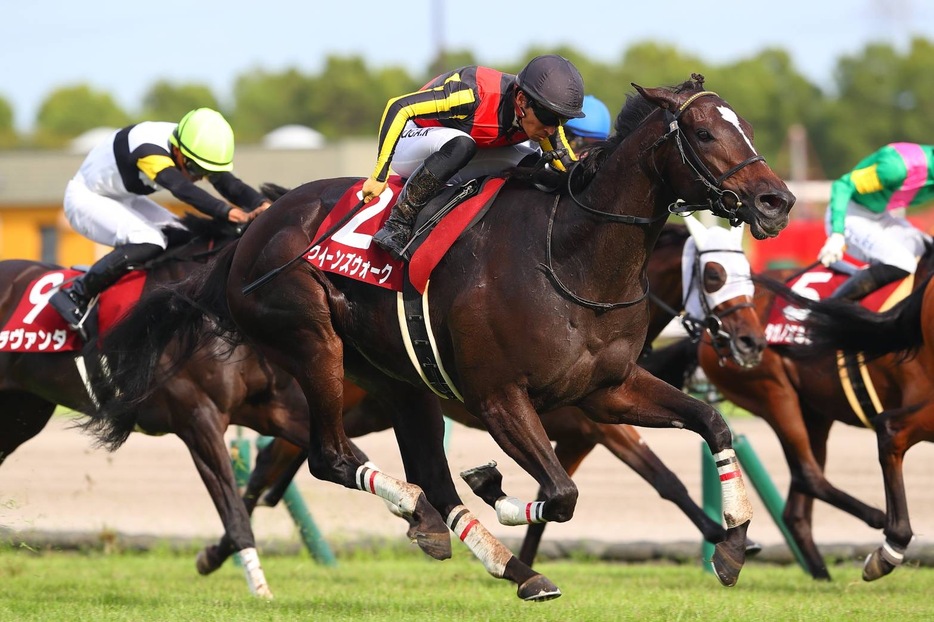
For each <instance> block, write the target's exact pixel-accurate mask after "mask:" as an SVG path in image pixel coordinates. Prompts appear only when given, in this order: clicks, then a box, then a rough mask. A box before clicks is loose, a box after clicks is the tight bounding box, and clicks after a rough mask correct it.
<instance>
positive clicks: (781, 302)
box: [765, 266, 914, 345]
mask: <svg viewBox="0 0 934 622" xmlns="http://www.w3.org/2000/svg"><path fill="white" fill-rule="evenodd" d="M847 278H849V275H848V274H846V273H845V272H840V271H838V270H833V269H831V268H825V267H824V266H818V267H816V268H812V269H811V270H808V271H807V272H804V273H803V274H800V275H799V276H797V277H795V278H794V279H792V280H790V281H788V282H787V283H785V285H787V286H788V287H790V288H791V289H793V290H794V291H796V292H797V293H799V294H802V295H804V296H807V297H808V298H811V299H813V300H823V299H825V298H828V297H829V296H830V295H831V294H832V293H833V292H834V290H836V289H837V288H838V287H839V286H840V285H842V284H843V282H844V281H846V279H847ZM913 284H914V275H909V276H907V277H905V278H904V279H901V280H899V281H895V282H894V283H889V284H888V285H884V286H883V287H881V288H879V289H877V290H876V291H874V292H872V293H870V294H869V295H868V296H866V297H865V298H863V299H862V300H861V301H860V304H861V305H862V306H863V307H865V308H867V309H869V310H870V311H884V310H886V309H888V308H890V307H891V306H892V305H894V304H895V303H897V302H898V301H899V300H901V299H902V298H904V297H905V296H907V295H908V294H909V293H911V288H912V286H913ZM806 317H807V312H806V311H805V310H803V309H801V308H799V307H797V306H795V305H793V304H792V303H790V302H789V301H788V300H785V299H783V298H780V297H776V298H775V302H774V303H772V308H771V309H770V310H769V313H768V322H767V323H766V325H765V336H766V339H767V340H768V343H769V344H770V345H782V344H792V343H808V340H807V335H806V334H805V329H804V326H803V324H802V322H803V320H804V319H805V318H806Z"/></svg>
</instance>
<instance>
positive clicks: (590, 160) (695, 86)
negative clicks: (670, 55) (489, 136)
mask: <svg viewBox="0 0 934 622" xmlns="http://www.w3.org/2000/svg"><path fill="white" fill-rule="evenodd" d="M662 88H665V89H668V90H669V91H671V92H672V93H684V92H688V91H690V92H698V91H701V90H703V88H704V76H702V75H701V74H698V73H694V74H691V78H690V79H689V80H685V81H684V82H682V83H681V84H678V85H676V86H666V87H662ZM657 109H658V107H657V106H656V105H655V104H654V103H652V102H650V101H649V100H647V99H646V98H644V97H642V95H640V94H639V93H638V92H636V91H634V92H631V93H628V94H627V95H626V101H625V103H624V104H623V107H622V109H620V111H619V114H617V115H616V122H615V123H614V126H613V127H614V129H615V130H616V131H615V133H614V134H613V135H611V136H610V137H609V138H607V139H606V140H603V141H600V142H598V143H595V144H593V145H592V146H591V147H590V148H589V149H588V151H587V156H586V157H585V158H582V159H581V160H580V161H579V162H578V164H577V165H576V166H575V167H574V172H573V176H572V181H571V186H572V190H573V191H574V192H579V191H581V190H583V189H584V188H586V187H587V185H588V184H589V183H590V182H591V180H593V178H594V175H596V174H597V171H598V170H600V167H601V166H602V165H603V163H604V162H605V161H606V160H607V158H608V157H609V156H610V155H611V154H612V153H613V151H615V150H616V148H617V147H619V145H621V144H622V142H623V141H624V140H625V139H626V138H627V137H628V136H629V135H630V134H632V133H633V132H634V131H635V130H636V128H638V127H639V126H640V125H642V123H643V122H644V121H645V120H646V118H648V116H649V115H650V114H652V113H653V112H654V111H655V110H657ZM506 176H507V177H508V178H509V179H515V180H518V181H522V182H525V183H529V184H538V185H541V186H546V187H553V188H555V189H557V190H561V191H563V192H566V191H567V183H566V181H565V177H566V175H565V174H564V173H560V172H557V171H551V172H543V171H541V170H536V169H530V168H528V167H516V168H513V169H510V170H509V171H507V172H506Z"/></svg>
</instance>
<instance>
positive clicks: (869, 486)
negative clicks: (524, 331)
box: [0, 419, 934, 548]
mask: <svg viewBox="0 0 934 622" xmlns="http://www.w3.org/2000/svg"><path fill="white" fill-rule="evenodd" d="M732 425H733V427H734V430H735V431H736V432H737V433H738V434H744V435H745V436H746V437H747V438H748V439H749V440H750V442H751V443H752V446H753V447H754V449H755V451H756V453H757V454H758V456H759V457H760V458H761V460H762V461H763V463H764V464H766V465H767V467H768V469H769V471H770V472H771V474H772V478H773V480H774V482H775V484H776V486H777V487H778V489H779V490H780V491H781V493H782V495H784V492H785V490H786V489H787V484H788V474H787V468H786V467H785V465H784V461H783V458H782V456H781V452H780V449H779V446H778V443H777V441H776V440H775V437H774V435H773V434H772V433H771V430H770V429H769V428H768V427H767V426H766V425H765V424H764V423H762V422H761V421H760V420H758V419H742V420H738V421H737V420H734V421H733V422H732ZM642 432H643V434H644V437H645V439H646V441H647V442H648V444H649V445H650V446H651V447H652V448H653V449H654V450H655V451H656V453H658V454H659V455H660V456H661V457H662V459H663V460H665V462H666V463H667V464H668V465H669V466H670V467H671V468H672V469H673V470H675V472H677V473H678V474H679V475H680V476H681V478H682V480H683V481H684V482H685V485H686V486H687V487H688V490H689V491H690V492H691V495H692V496H693V497H694V498H695V499H697V500H699V499H700V491H701V478H700V443H701V441H700V439H699V437H697V436H695V435H694V434H692V433H690V432H684V431H677V430H649V429H646V430H643V431H642ZM250 434H252V433H250ZM232 436H233V434H232V433H231V437H232ZM359 444H360V446H361V447H362V448H363V449H364V451H366V452H367V453H368V454H369V455H370V456H371V458H372V459H373V460H374V461H376V462H377V464H379V465H380V466H381V468H383V469H384V470H386V471H387V472H390V473H393V474H401V472H402V470H401V462H400V460H399V457H398V450H397V448H396V445H395V439H394V437H393V436H392V434H391V433H380V434H374V435H370V436H367V437H364V438H361V439H359ZM489 459H495V460H497V462H499V464H500V466H501V469H502V470H503V472H504V475H505V487H504V488H505V490H506V491H507V492H508V493H510V494H513V495H516V496H519V497H521V498H528V499H531V498H533V497H534V494H535V491H536V486H535V485H534V483H533V482H532V481H531V480H530V478H528V476H526V475H525V474H523V473H521V472H520V471H519V470H518V468H517V467H515V466H514V465H513V464H512V463H511V461H510V460H509V459H508V458H505V457H504V456H503V454H502V452H501V451H500V450H499V448H498V447H496V446H495V444H494V443H493V442H492V440H491V439H490V438H489V437H488V436H487V435H486V434H485V433H481V432H478V431H475V430H470V429H467V428H464V427H461V426H459V425H456V424H455V425H454V426H453V429H452V434H451V437H450V446H449V460H450V463H451V467H452V470H454V471H456V472H459V471H460V470H462V469H464V468H467V467H471V466H476V465H478V464H481V463H483V462H485V461H487V460H489ZM931 464H934V446H931V445H918V446H916V447H914V448H913V449H912V450H911V451H910V452H909V454H908V456H907V459H906V481H907V489H908V500H909V506H910V508H911V512H912V526H913V527H914V530H915V533H916V534H917V538H916V540H915V542H914V543H913V544H912V548H914V547H922V546H923V547H928V546H930V545H931V544H934V469H931V468H930V465H931ZM0 473H2V476H0V477H2V479H0V482H2V484H0V526H2V527H6V528H11V529H14V530H39V531H78V532H100V531H102V530H105V529H107V530H114V531H117V532H121V533H124V534H132V535H138V534H150V535H158V536H183V537H192V536H195V537H205V538H206V539H207V538H211V537H214V536H219V535H220V533H221V525H220V520H219V519H218V518H217V514H216V513H215V511H214V508H213V505H212V504H211V501H210V499H209V497H208V495H207V492H206V491H205V489H204V487H203V485H202V484H201V481H200V479H199V478H198V476H197V474H196V472H195V469H194V466H193V465H192V462H191V459H190V457H189V455H188V453H187V450H186V449H185V447H184V445H183V444H182V442H181V441H180V440H179V439H178V438H176V437H174V436H167V437H161V438H153V437H146V436H143V435H140V434H134V435H133V436H132V437H131V438H130V440H129V441H128V443H127V444H126V445H125V446H124V447H123V448H121V449H120V450H119V451H118V452H116V453H114V454H108V453H106V452H104V451H102V450H95V449H93V447H92V445H91V442H90V439H89V438H88V437H85V436H84V435H82V434H80V433H78V432H76V431H73V430H69V429H68V428H67V424H66V423H65V422H64V421H60V420H58V419H56V420H55V421H53V422H52V423H50V425H49V427H48V428H47V429H46V430H45V431H44V432H43V433H41V434H40V435H39V436H38V437H36V438H35V439H33V441H32V442H31V443H28V444H26V445H24V446H23V447H22V448H20V450H18V451H17V452H16V453H14V454H13V455H12V456H11V457H10V458H9V459H8V460H7V462H6V463H5V464H4V465H3V468H2V471H0ZM828 474H829V477H830V479H831V481H833V482H835V483H836V484H837V485H838V486H839V487H841V488H843V489H844V490H846V491H847V492H850V493H851V494H853V495H855V496H856V497H858V498H860V499H863V500H864V501H866V502H868V503H872V504H875V505H876V506H878V507H883V505H884V496H883V492H882V484H881V474H880V470H879V466H878V462H877V460H876V457H875V437H874V435H873V434H872V433H870V432H869V431H867V430H862V429H854V428H847V427H844V426H841V425H837V426H835V428H834V430H833V432H832V433H831V446H830V451H829V465H828ZM457 481H458V487H459V489H460V491H461V494H462V497H463V499H464V500H465V502H466V503H467V504H468V505H469V506H471V508H472V509H473V510H474V511H475V512H476V513H477V514H478V515H479V517H480V519H481V521H483V522H484V523H485V525H486V526H487V527H488V528H490V529H491V531H493V532H494V533H495V534H497V535H499V536H501V537H520V536H521V534H522V531H521V528H515V527H503V526H501V525H499V524H497V523H496V520H495V515H494V513H493V512H492V510H490V509H489V508H487V507H486V506H484V505H483V504H482V503H481V502H480V501H479V500H478V499H477V498H476V497H475V496H473V494H472V493H471V492H470V490H469V489H468V488H467V487H466V485H464V484H462V483H461V482H460V480H459V479H458V480H457ZM575 481H576V482H577V483H578V486H579V487H580V492H581V494H580V502H579V505H578V509H577V512H576V514H575V517H574V519H573V520H572V521H570V522H569V523H566V524H555V525H550V526H549V528H548V531H547V533H546V538H551V539H568V540H571V539H581V538H589V539H595V540H602V541H608V542H640V541H641V542H644V541H649V542H677V541H699V535H698V533H697V531H696V530H695V528H694V526H693V525H692V524H691V523H690V522H689V521H688V520H687V518H686V517H685V516H684V515H683V514H682V513H681V512H680V511H679V510H678V509H677V508H675V507H674V506H673V505H672V504H670V503H668V502H665V501H662V500H661V499H660V498H659V497H658V495H657V494H656V493H655V492H654V490H652V489H651V488H650V487H649V486H648V484H646V483H645V482H644V481H643V480H642V479H641V478H639V477H637V476H636V475H635V474H634V473H633V472H632V471H630V470H629V469H628V468H627V467H625V466H624V465H622V464H620V463H619V462H618V461H616V459H615V458H613V457H612V456H610V454H609V453H608V452H607V451H606V450H604V449H603V448H598V449H597V450H596V451H594V453H593V454H592V455H591V456H590V457H588V458H587V460H585V462H584V463H583V465H582V467H581V469H580V470H579V472H578V474H577V476H576V477H575ZM297 482H298V485H299V489H300V490H301V492H302V495H303V497H304V499H305V501H306V503H307V504H308V506H309V508H310V509H311V511H312V513H313V516H314V518H315V521H316V523H317V524H318V527H319V528H320V529H321V530H322V532H323V533H324V535H325V536H327V537H328V538H332V539H337V540H351V539H356V538H359V537H361V536H371V535H378V536H387V537H395V536H399V537H402V534H403V532H404V530H403V526H402V523H401V522H400V521H399V519H397V518H395V517H393V516H391V515H390V514H388V513H387V512H386V511H385V510H384V509H383V505H382V502H381V501H380V500H378V499H376V498H375V497H371V496H369V495H366V494H364V493H361V492H357V491H351V490H346V489H343V488H340V487H338V486H336V485H334V484H330V483H325V482H319V481H316V480H314V479H313V478H312V477H311V476H310V475H309V474H308V473H307V472H304V471H303V472H301V473H300V474H299V477H298V479H297ZM747 485H748V479H747ZM751 496H752V500H753V504H754V511H755V518H754V521H753V524H752V527H751V528H750V531H749V534H750V536H751V537H753V538H755V539H757V540H759V541H760V542H762V543H763V544H766V545H769V544H780V543H781V542H782V536H781V533H780V532H779V531H778V529H777V528H776V527H775V525H774V524H773V523H772V521H771V519H770V517H769V515H768V512H767V510H766V509H765V506H764V505H763V503H762V502H761V500H760V499H759V497H758V495H756V494H755V492H751ZM254 527H255V530H256V534H257V538H258V542H259V543H260V544H261V543H262V542H263V541H264V540H267V541H268V540H271V539H283V538H296V539H297V536H296V535H295V533H296V532H295V527H294V524H293V523H292V522H291V519H290V517H289V515H288V513H287V511H286V510H285V509H284V508H281V507H280V508H274V509H267V508H260V509H259V510H258V512H257V515H256V517H255V518H254ZM815 536H816V539H817V541H818V543H819V544H832V543H856V544H863V543H867V544H868V543H872V544H875V543H881V539H882V537H881V534H880V533H879V532H876V531H874V530H872V529H869V528H868V527H866V526H865V525H862V524H861V523H859V522H857V520H856V519H854V518H852V517H850V516H848V515H845V514H843V513H842V512H840V511H839V510H836V509H835V508H831V507H829V506H827V505H825V504H822V503H818V504H816V506H815Z"/></svg>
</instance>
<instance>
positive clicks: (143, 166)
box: [136, 154, 175, 180]
mask: <svg viewBox="0 0 934 622" xmlns="http://www.w3.org/2000/svg"><path fill="white" fill-rule="evenodd" d="M136 166H137V168H139V170H141V171H142V172H143V175H145V176H146V177H148V178H149V179H152V180H155V179H156V175H158V174H159V173H160V172H162V171H164V170H165V169H167V168H171V167H173V166H175V162H173V161H172V158H170V157H169V156H166V155H158V154H157V155H150V156H145V157H142V158H140V159H139V160H137V162H136Z"/></svg>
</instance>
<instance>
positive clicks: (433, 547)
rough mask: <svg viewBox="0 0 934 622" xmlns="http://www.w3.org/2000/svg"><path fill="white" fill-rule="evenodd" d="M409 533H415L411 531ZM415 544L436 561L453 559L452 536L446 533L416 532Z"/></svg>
mask: <svg viewBox="0 0 934 622" xmlns="http://www.w3.org/2000/svg"><path fill="white" fill-rule="evenodd" d="M409 533H410V534H411V533H413V531H412V529H409ZM414 534H415V537H414V540H415V543H416V544H418V548H420V549H421V550H422V551H424V552H425V554H426V555H428V556H429V557H433V558H434V559H450V557H451V535H450V534H449V533H448V532H447V531H445V532H444V533H443V534H437V533H423V532H419V531H415V532H414Z"/></svg>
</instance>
